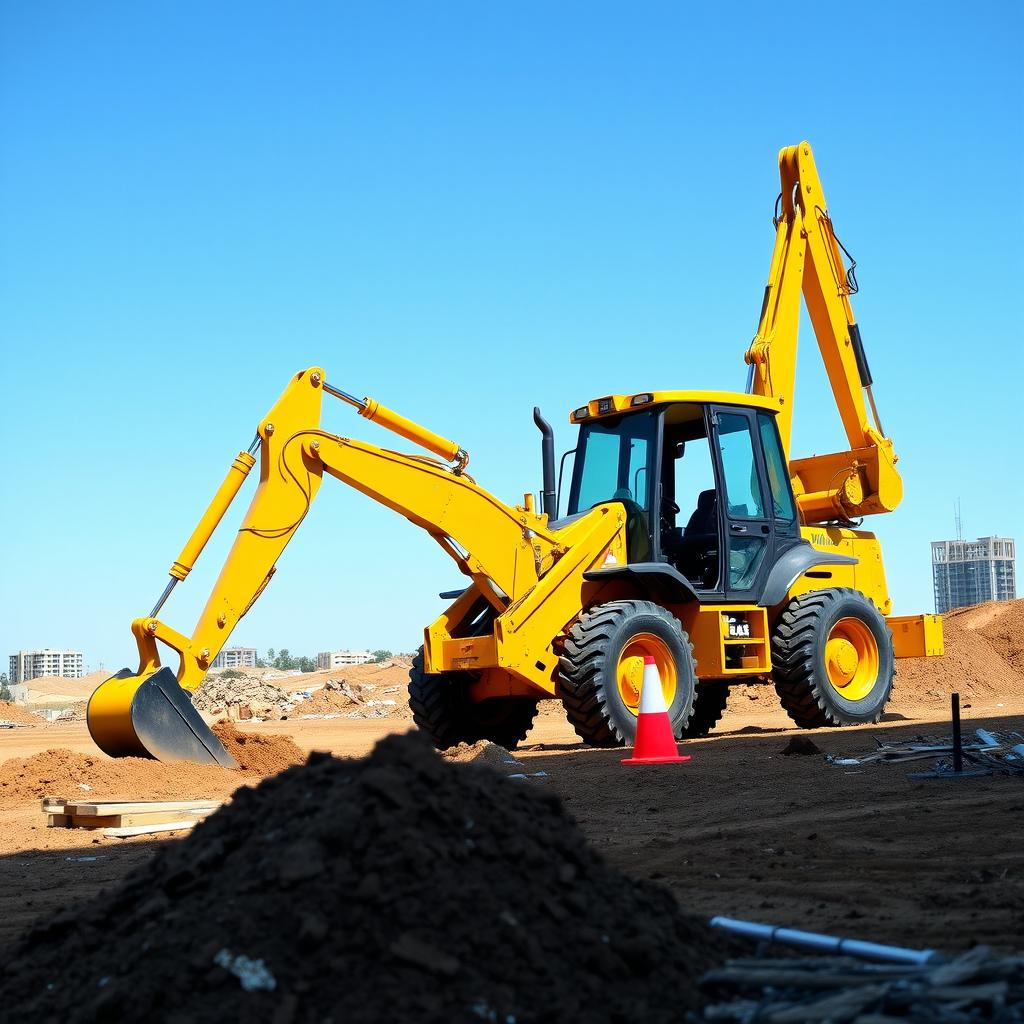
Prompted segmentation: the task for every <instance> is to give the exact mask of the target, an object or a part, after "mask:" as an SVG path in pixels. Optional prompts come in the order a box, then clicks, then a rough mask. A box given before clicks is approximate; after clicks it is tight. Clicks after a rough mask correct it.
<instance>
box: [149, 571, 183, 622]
mask: <svg viewBox="0 0 1024 1024" xmlns="http://www.w3.org/2000/svg"><path fill="white" fill-rule="evenodd" d="M177 582H178V578H177V577H176V576H172V577H171V581H170V583H168V584H167V586H166V587H164V592H163V593H162V594H161V595H160V598H159V600H158V601H157V603H156V604H155V605H153V610H152V611H151V612H150V613H149V617H150V618H151V619H155V618H156V617H157V615H159V614H160V609H161V608H163V606H164V603H165V602H166V601H167V598H169V597H170V596H171V591H172V590H173V589H174V587H175V584H177Z"/></svg>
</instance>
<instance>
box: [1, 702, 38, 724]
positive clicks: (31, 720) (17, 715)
mask: <svg viewBox="0 0 1024 1024" xmlns="http://www.w3.org/2000/svg"><path fill="white" fill-rule="evenodd" d="M43 721H44V719H43V718H41V717H40V716H39V715H35V714H33V713H32V712H31V711H28V710H27V709H26V708H23V707H21V706H20V705H18V704H15V703H14V702H13V701H9V700H0V722H14V723H15V725H42V724H43Z"/></svg>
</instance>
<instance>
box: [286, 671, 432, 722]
mask: <svg viewBox="0 0 1024 1024" xmlns="http://www.w3.org/2000/svg"><path fill="white" fill-rule="evenodd" d="M378 689H379V688H378V686H377V685H376V684H375V683H356V682H349V681H348V680H347V679H328V680H327V682H326V683H324V685H323V687H322V689H319V690H317V691H316V692H315V693H314V694H312V695H311V696H310V697H307V698H306V699H305V700H303V701H301V702H300V703H299V704H297V705H296V706H295V709H294V713H295V714H296V715H297V716H299V717H300V718H306V717H314V716H316V717H325V718H326V717H328V716H334V715H343V716H344V717H345V718H394V717H400V718H412V712H411V711H410V710H409V705H408V702H407V700H406V689H405V687H400V686H392V687H388V688H386V689H383V690H381V691H380V692H379V694H378Z"/></svg>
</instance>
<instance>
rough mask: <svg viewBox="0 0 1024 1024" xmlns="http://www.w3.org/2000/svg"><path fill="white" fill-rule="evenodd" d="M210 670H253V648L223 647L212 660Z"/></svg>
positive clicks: (254, 654)
mask: <svg viewBox="0 0 1024 1024" xmlns="http://www.w3.org/2000/svg"><path fill="white" fill-rule="evenodd" d="M210 667H211V668H255V667H256V648H255V647H225V648H224V649H223V650H222V651H221V652H220V654H218V655H217V657H216V658H214V659H213V664H212V665H211V666H210Z"/></svg>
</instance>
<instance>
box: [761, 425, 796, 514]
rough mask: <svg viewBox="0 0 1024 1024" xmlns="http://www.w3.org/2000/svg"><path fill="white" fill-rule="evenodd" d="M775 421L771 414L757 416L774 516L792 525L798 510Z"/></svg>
mask: <svg viewBox="0 0 1024 1024" xmlns="http://www.w3.org/2000/svg"><path fill="white" fill-rule="evenodd" d="M774 421H775V417H774V416H772V415H771V414H770V413H766V412H759V413H758V414H757V429H758V430H759V431H760V434H761V444H762V445H763V446H764V461H765V466H766V467H767V469H768V487H769V488H770V490H771V492H772V514H773V515H774V516H775V518H776V519H778V520H782V521H785V522H787V523H791V522H792V521H793V520H794V519H796V510H795V509H794V508H793V494H792V492H791V491H790V489H789V471H788V470H787V468H786V460H785V458H784V457H783V455H782V444H781V442H780V441H779V432H778V430H777V429H776V427H775V422H774Z"/></svg>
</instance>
